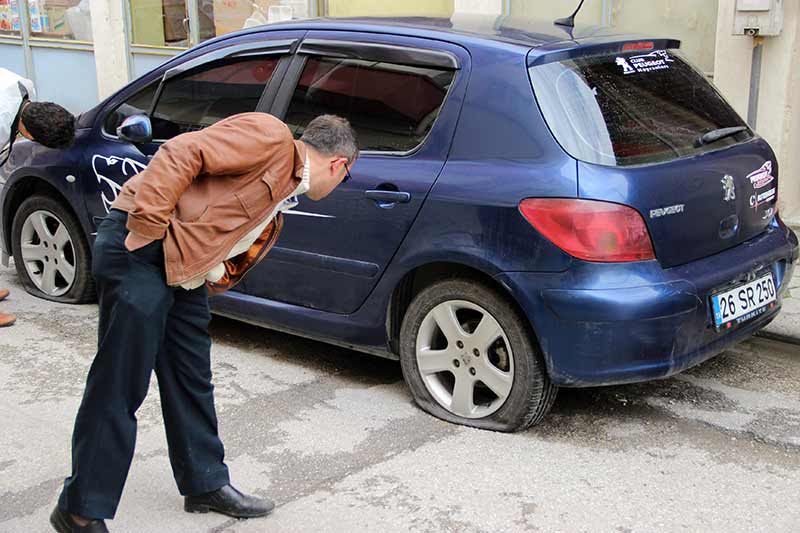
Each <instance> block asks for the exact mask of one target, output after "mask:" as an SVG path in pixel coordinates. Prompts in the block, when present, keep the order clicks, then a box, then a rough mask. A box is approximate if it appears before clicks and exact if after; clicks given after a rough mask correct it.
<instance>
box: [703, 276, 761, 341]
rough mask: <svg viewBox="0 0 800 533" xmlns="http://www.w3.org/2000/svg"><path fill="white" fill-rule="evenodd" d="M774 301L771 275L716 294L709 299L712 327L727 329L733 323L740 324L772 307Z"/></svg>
mask: <svg viewBox="0 0 800 533" xmlns="http://www.w3.org/2000/svg"><path fill="white" fill-rule="evenodd" d="M776 299H777V291H776V290H775V282H774V281H773V280H772V274H767V275H766V276H762V277H760V278H758V279H756V280H755V281H751V282H749V283H744V284H742V285H739V286H738V287H734V288H733V289H730V290H727V291H724V292H720V293H717V294H715V295H713V296H712V297H711V305H712V306H713V308H714V325H715V326H716V327H717V328H718V329H719V328H724V327H728V328H729V327H731V325H733V324H734V323H735V324H741V323H742V322H745V321H747V320H750V319H752V318H755V317H757V316H759V315H761V314H763V313H765V312H766V311H767V309H769V308H772V307H774V303H773V302H775V300H776Z"/></svg>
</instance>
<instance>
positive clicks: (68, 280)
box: [20, 211, 75, 296]
mask: <svg viewBox="0 0 800 533" xmlns="http://www.w3.org/2000/svg"><path fill="white" fill-rule="evenodd" d="M20 241H21V242H20V245H21V248H22V250H21V251H22V261H23V262H24V264H25V270H26V271H27V272H28V276H29V277H30V278H31V281H33V283H34V285H36V288H37V289H39V290H40V291H42V292H43V293H44V294H46V295H48V296H63V295H64V294H66V293H67V292H69V290H70V289H71V288H72V284H73V283H74V282H75V248H74V247H73V244H72V238H71V237H70V235H69V232H68V231H67V228H66V226H65V225H64V223H63V222H62V221H61V220H60V219H59V218H58V217H57V216H55V215H54V214H53V213H51V212H49V211H34V212H33V213H31V214H30V215H29V216H28V218H26V219H25V222H24V223H23V224H22V234H21V236H20Z"/></svg>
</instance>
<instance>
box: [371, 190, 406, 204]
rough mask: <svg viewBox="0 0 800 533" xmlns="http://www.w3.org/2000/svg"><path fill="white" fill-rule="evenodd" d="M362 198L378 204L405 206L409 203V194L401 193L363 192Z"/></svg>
mask: <svg viewBox="0 0 800 533" xmlns="http://www.w3.org/2000/svg"><path fill="white" fill-rule="evenodd" d="M364 197H365V198H369V199H370V200H375V201H376V202H378V203H379V204H407V203H408V202H410V201H411V194H410V193H407V192H402V191H382V190H377V191H364Z"/></svg>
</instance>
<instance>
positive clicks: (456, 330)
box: [400, 280, 557, 431]
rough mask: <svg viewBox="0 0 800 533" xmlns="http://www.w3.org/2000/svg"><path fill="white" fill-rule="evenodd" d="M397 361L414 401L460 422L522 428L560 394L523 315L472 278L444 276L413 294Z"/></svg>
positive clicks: (535, 420)
mask: <svg viewBox="0 0 800 533" xmlns="http://www.w3.org/2000/svg"><path fill="white" fill-rule="evenodd" d="M400 359H401V364H402V368H403V375H404V377H405V380H406V382H407V383H408V385H409V388H410V389H411V392H412V394H413V396H414V400H415V401H416V402H417V404H418V405H419V406H420V407H421V408H422V409H424V410H425V411H427V412H429V413H430V414H432V415H434V416H436V417H438V418H441V419H443V420H447V421H450V422H455V423H457V424H463V425H467V426H473V427H477V428H482V429H492V430H496V431H518V430H521V429H525V428H527V427H529V426H531V425H533V424H536V423H538V422H539V421H541V420H542V419H543V418H544V416H545V415H546V414H547V412H548V411H549V410H550V408H551V407H552V405H553V401H554V400H555V396H556V391H557V388H556V387H555V385H553V384H552V383H551V382H550V379H549V377H548V376H547V372H546V369H545V366H544V362H543V360H542V357H541V354H540V352H539V350H538V349H537V347H536V345H535V342H534V341H533V340H532V339H531V337H530V335H529V333H528V329H527V328H526V327H525V322H524V319H523V318H522V317H520V315H519V313H517V312H516V310H515V309H514V307H513V306H512V305H511V303H510V302H509V301H508V300H507V299H506V298H504V297H503V296H501V295H500V294H498V293H497V292H496V291H494V290H492V289H491V288H489V287H486V286H484V285H482V284H480V283H477V282H474V281H471V280H446V281H441V282H438V283H436V284H434V285H432V286H430V287H428V288H426V289H424V290H423V291H421V292H420V293H419V294H418V295H417V296H416V297H415V298H414V300H413V301H412V302H411V305H410V306H409V308H408V311H407V312H406V315H405V318H404V320H403V325H402V327H401V332H400Z"/></svg>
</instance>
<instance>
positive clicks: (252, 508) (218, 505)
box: [183, 485, 275, 518]
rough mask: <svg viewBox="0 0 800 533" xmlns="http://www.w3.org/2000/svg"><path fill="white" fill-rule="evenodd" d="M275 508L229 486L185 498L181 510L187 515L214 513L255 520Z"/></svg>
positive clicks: (269, 503) (270, 503) (266, 501)
mask: <svg viewBox="0 0 800 533" xmlns="http://www.w3.org/2000/svg"><path fill="white" fill-rule="evenodd" d="M274 508H275V503H273V502H271V501H269V500H262V499H260V498H256V497H254V496H247V495H246V494H242V493H241V492H239V491H238V490H236V489H235V488H233V487H232V486H231V485H225V486H224V487H222V488H221V489H217V490H215V491H214V492H208V493H206V494H201V495H199V496H186V498H185V499H184V501H183V509H184V510H185V511H186V512H187V513H207V512H209V511H214V512H217V513H222V514H224V515H228V516H232V517H234V518H257V517H259V516H266V515H268V514H269V513H271V512H272V510H273V509H274Z"/></svg>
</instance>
